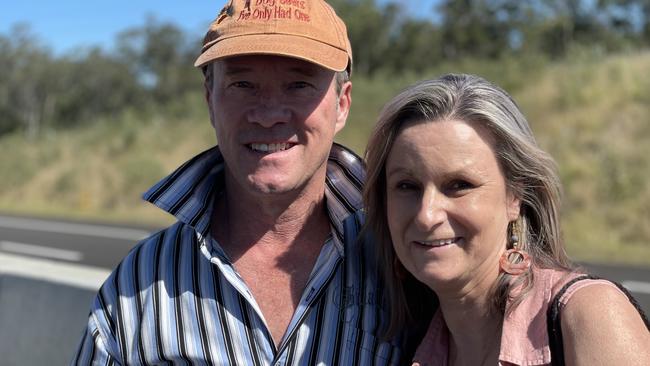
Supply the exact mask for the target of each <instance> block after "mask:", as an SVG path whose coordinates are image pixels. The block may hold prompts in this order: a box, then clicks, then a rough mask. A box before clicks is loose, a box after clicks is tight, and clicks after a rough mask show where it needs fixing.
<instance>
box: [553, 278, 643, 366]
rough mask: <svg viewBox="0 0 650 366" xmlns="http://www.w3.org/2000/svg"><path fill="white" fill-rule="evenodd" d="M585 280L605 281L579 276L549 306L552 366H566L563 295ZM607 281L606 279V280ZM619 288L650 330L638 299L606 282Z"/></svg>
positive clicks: (617, 284) (617, 285)
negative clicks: (562, 312) (563, 334)
mask: <svg viewBox="0 0 650 366" xmlns="http://www.w3.org/2000/svg"><path fill="white" fill-rule="evenodd" d="M584 280H603V278H600V277H597V276H592V275H584V276H578V277H576V278H574V279H572V280H571V281H569V282H567V283H566V284H565V285H564V286H562V288H561V289H560V291H558V292H557V293H556V294H555V297H553V301H551V303H550V304H549V305H548V309H547V311H546V325H547V329H548V341H549V342H548V344H549V347H550V349H551V365H552V366H564V343H563V341H562V326H561V325H562V323H561V322H562V319H561V304H560V299H561V298H562V295H564V293H565V292H566V291H567V290H568V289H569V288H570V287H571V286H573V285H574V284H575V283H576V282H578V281H584ZM605 280H606V279H605ZM606 281H609V282H611V283H613V284H614V285H616V287H618V288H619V289H620V290H621V291H622V292H623V293H624V294H625V295H626V296H627V298H628V299H629V300H630V303H631V304H632V305H633V306H634V308H636V310H637V311H638V312H639V315H641V319H643V322H644V323H645V326H646V328H648V330H650V323H648V318H647V317H646V315H645V313H644V312H643V309H641V306H639V303H638V302H637V301H636V299H635V298H634V297H633V296H632V295H631V294H630V292H629V291H628V290H627V289H626V288H625V287H623V285H621V284H620V283H618V282H614V281H610V280H606Z"/></svg>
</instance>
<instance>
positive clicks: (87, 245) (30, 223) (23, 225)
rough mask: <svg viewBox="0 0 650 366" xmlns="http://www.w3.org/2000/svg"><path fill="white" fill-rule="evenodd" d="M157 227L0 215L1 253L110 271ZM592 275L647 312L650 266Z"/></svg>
mask: <svg viewBox="0 0 650 366" xmlns="http://www.w3.org/2000/svg"><path fill="white" fill-rule="evenodd" d="M154 231H156V228H136V227H115V226H110V225H100V224H89V223H79V222H63V221H50V220H42V219H33V218H23V217H14V216H0V253H7V254H13V255H22V256H29V257H35V258H45V259H50V260H55V261H60V262H64V263H65V262H69V263H75V264H81V265H84V266H88V267H91V268H98V269H103V270H110V269H112V268H114V267H115V266H116V265H117V263H119V261H120V260H121V259H122V258H123V257H124V255H126V253H127V252H128V251H129V250H130V249H131V248H132V247H133V246H134V245H135V244H136V243H137V242H138V241H140V240H141V239H143V238H145V237H146V236H147V235H149V234H150V233H151V232H154ZM583 266H584V267H586V268H587V269H588V270H589V272H591V273H592V274H595V275H598V276H601V277H605V278H608V279H611V280H614V281H617V282H619V283H622V284H623V285H624V286H625V287H627V288H628V289H629V290H630V291H631V292H632V294H633V295H634V296H635V297H636V298H637V300H638V301H639V303H640V304H641V306H642V307H643V309H644V310H645V312H646V313H647V314H650V268H634V267H629V266H608V265H596V264H588V263H583Z"/></svg>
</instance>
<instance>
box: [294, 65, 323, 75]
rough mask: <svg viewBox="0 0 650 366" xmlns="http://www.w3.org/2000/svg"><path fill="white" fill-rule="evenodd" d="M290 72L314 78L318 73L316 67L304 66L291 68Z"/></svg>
mask: <svg viewBox="0 0 650 366" xmlns="http://www.w3.org/2000/svg"><path fill="white" fill-rule="evenodd" d="M289 71H291V72H292V73H296V74H300V75H303V76H314V75H316V73H317V71H316V68H314V67H304V66H295V67H291V68H289Z"/></svg>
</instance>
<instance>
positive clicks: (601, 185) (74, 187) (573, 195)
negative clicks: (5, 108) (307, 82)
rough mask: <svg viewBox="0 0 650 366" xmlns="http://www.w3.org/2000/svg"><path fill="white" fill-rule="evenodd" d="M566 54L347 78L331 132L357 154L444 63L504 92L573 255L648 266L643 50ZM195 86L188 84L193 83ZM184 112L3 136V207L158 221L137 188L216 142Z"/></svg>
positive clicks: (649, 93)
mask: <svg viewBox="0 0 650 366" xmlns="http://www.w3.org/2000/svg"><path fill="white" fill-rule="evenodd" d="M592 56H593V55H587V54H582V55H581V54H576V55H574V57H571V58H570V59H571V61H564V62H561V63H549V62H546V61H544V60H536V59H526V60H523V61H522V60H518V61H515V60H510V61H502V62H500V63H487V62H466V63H462V64H454V65H439V66H437V67H436V68H435V69H433V70H431V71H430V72H429V73H427V74H425V75H406V76H401V77H398V78H396V77H392V76H391V77H386V76H384V77H376V78H374V79H361V78H355V80H354V89H353V100H354V102H353V110H352V115H351V116H350V119H349V120H348V125H347V127H346V129H345V130H344V131H343V133H342V134H341V135H340V136H339V139H338V140H339V141H340V142H343V143H344V144H347V145H349V146H351V147H352V148H354V149H355V150H356V151H357V152H359V153H362V152H363V149H364V144H365V140H366V138H367V136H368V134H369V132H370V130H371V128H372V125H373V122H374V119H375V117H376V115H377V113H378V111H379V109H380V108H381V105H382V104H383V103H384V102H385V101H386V100H388V99H389V98H390V97H391V96H392V95H394V94H395V93H396V92H397V91H398V90H399V89H401V88H403V87H404V86H406V85H408V84H409V83H410V82H412V81H414V80H417V79H421V78H424V77H433V76H435V75H438V74H440V73H443V72H447V71H455V72H472V73H476V74H480V75H482V76H485V77H486V78H488V79H490V80H493V81H495V82H497V83H499V84H500V85H501V86H503V87H504V88H505V89H506V90H508V91H510V92H511V93H512V94H513V96H514V97H515V99H516V100H517V102H518V103H519V104H520V106H521V107H522V109H523V110H524V112H525V114H526V115H527V116H528V118H529V121H530V123H531V125H532V127H533V130H534V131H535V134H536V136H537V137H538V140H539V142H540V144H541V145H542V146H543V147H544V148H545V149H547V150H548V151H549V152H551V154H552V155H553V156H554V157H555V158H556V160H557V161H558V163H559V167H560V173H561V176H562V180H563V183H564V187H565V201H564V211H563V225H564V234H565V238H566V242H567V246H568V249H569V253H570V254H571V255H572V256H573V257H574V258H576V259H580V260H589V261H597V262H618V263H629V264H639V265H646V266H647V265H650V225H649V223H650V184H648V180H649V178H650V123H649V122H650V77H648V76H647V75H648V70H650V53H648V52H642V53H634V54H629V55H620V56H612V57H607V58H605V59H603V60H601V61H596V59H597V58H596V57H592ZM199 88H200V85H197V91H198V89H199ZM189 103H191V104H192V106H193V108H191V110H192V112H191V113H176V114H177V115H180V117H178V116H177V117H165V116H169V115H170V113H168V111H166V113H164V114H163V113H161V115H160V116H157V117H153V118H151V119H149V120H141V119H140V118H138V117H135V116H134V115H130V114H128V113H125V114H123V115H121V116H120V117H117V118H115V119H113V120H108V119H107V120H103V121H98V122H97V123H94V124H93V125H92V126H89V127H87V128H80V129H77V130H72V131H58V132H49V133H44V134H43V135H42V136H41V137H39V138H38V139H37V140H35V141H30V142H27V141H25V140H24V138H23V137H22V135H13V136H7V137H3V138H1V139H0V176H1V177H2V179H1V180H0V211H4V212H14V213H21V214H37V215H50V216H52V215H55V216H63V217H68V218H90V219H101V220H110V221H115V222H129V223H144V224H164V223H168V222H170V218H169V217H167V215H165V214H161V213H160V211H159V210H157V209H155V208H152V207H150V206H149V205H148V204H145V203H141V201H140V200H139V196H140V193H141V192H142V191H144V190H145V189H146V188H148V187H149V186H150V185H151V184H153V183H154V182H155V181H156V180H157V179H159V178H161V177H163V176H164V175H166V174H167V173H168V172H169V171H171V170H172V169H173V168H175V167H176V166H178V165H179V164H180V163H182V162H183V161H185V160H186V159H188V158H189V157H191V156H193V155H194V154H196V153H198V152H200V151H202V150H204V149H205V148H208V147H209V146H211V145H212V144H213V141H214V135H213V133H212V130H211V128H210V125H209V122H208V119H207V112H206V111H205V108H204V106H203V104H202V103H203V102H202V98H201V96H200V95H199V94H198V93H197V95H196V96H193V97H189Z"/></svg>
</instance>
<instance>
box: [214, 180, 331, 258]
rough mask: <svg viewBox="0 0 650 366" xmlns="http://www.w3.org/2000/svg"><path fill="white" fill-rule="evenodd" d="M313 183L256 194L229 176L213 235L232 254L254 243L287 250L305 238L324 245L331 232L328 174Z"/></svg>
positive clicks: (216, 209) (219, 203)
mask: <svg viewBox="0 0 650 366" xmlns="http://www.w3.org/2000/svg"><path fill="white" fill-rule="evenodd" d="M323 175H324V174H323ZM313 182H314V181H312V184H310V185H308V186H307V187H305V188H304V189H302V190H300V191H298V192H289V193H284V194H255V195H253V194H250V192H247V191H245V190H243V189H241V187H240V186H238V185H237V184H236V183H234V182H232V181H229V180H228V179H226V186H225V187H226V189H225V192H224V194H223V195H222V196H221V197H219V198H218V199H217V201H216V202H215V210H214V213H213V217H212V225H211V227H212V230H211V231H212V234H213V236H214V237H215V238H216V239H217V240H218V241H219V243H220V244H221V246H222V247H224V249H225V250H226V252H227V253H228V254H229V255H230V256H231V257H236V256H237V252H239V251H246V250H247V249H248V248H250V247H251V246H253V245H263V246H268V245H271V246H274V247H277V246H286V248H285V249H286V250H289V249H290V247H291V246H292V245H294V244H299V243H301V242H305V241H307V242H314V243H319V244H321V245H322V241H321V239H323V235H327V233H328V232H329V219H328V214H327V209H326V207H325V199H324V197H325V177H323V178H322V179H320V180H318V181H316V183H317V184H314V183H313ZM275 249H280V248H275ZM280 250H281V249H280ZM232 259H233V260H234V259H235V258H232Z"/></svg>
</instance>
